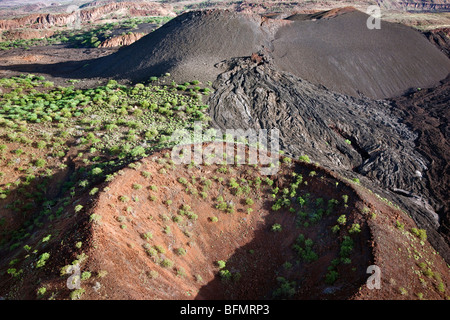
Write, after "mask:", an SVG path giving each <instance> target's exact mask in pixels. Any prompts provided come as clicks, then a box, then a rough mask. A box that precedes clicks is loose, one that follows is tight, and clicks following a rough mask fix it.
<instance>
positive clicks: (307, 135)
mask: <svg viewBox="0 0 450 320" xmlns="http://www.w3.org/2000/svg"><path fill="white" fill-rule="evenodd" d="M263 59H264V61H262V62H257V61H255V59H251V58H236V59H231V60H228V61H224V62H222V63H220V64H218V65H217V67H218V68H220V69H222V70H227V71H225V72H223V73H222V74H221V75H220V76H219V77H218V79H217V80H216V81H215V82H214V83H213V86H214V88H215V92H214V94H212V95H211V97H210V98H209V101H208V103H209V105H210V116H211V118H212V122H213V125H214V126H215V127H216V128H219V129H221V130H226V129H244V130H246V129H250V128H252V129H273V128H277V129H279V130H280V148H281V150H283V151H285V152H286V154H289V155H292V156H294V157H298V156H301V155H305V154H306V155H308V156H309V157H310V158H311V159H312V160H313V161H314V162H316V161H317V162H319V163H320V164H321V165H323V166H325V167H328V168H330V169H331V170H334V171H336V172H338V173H340V174H342V175H343V176H345V177H347V178H352V177H358V178H360V179H361V183H362V184H363V185H364V186H366V187H367V188H369V189H371V190H373V191H375V192H376V193H378V194H380V195H383V197H388V199H390V200H391V201H392V202H394V203H396V204H398V205H400V207H403V208H404V209H405V210H407V211H408V212H409V213H410V214H411V215H412V217H413V218H414V220H415V221H416V223H417V224H418V225H419V226H420V227H421V228H425V229H426V230H427V232H428V235H429V238H430V241H431V242H432V243H433V245H434V246H435V247H437V248H438V250H439V252H441V253H443V254H444V255H445V254H446V255H447V257H446V260H447V261H450V260H449V257H448V253H449V252H450V251H449V249H448V244H447V243H446V242H445V240H444V239H443V238H442V236H441V235H440V234H439V233H438V232H437V231H436V230H437V229H438V227H439V217H438V215H437V214H436V213H435V212H434V210H433V209H432V207H431V206H430V205H429V204H428V202H429V201H430V200H429V199H430V193H429V191H428V189H427V179H426V178H421V177H420V176H418V174H417V172H425V171H426V170H427V169H428V167H429V165H430V164H429V161H428V160H427V159H426V158H425V157H424V156H422V155H421V154H420V153H419V152H417V150H416V149H415V142H414V141H415V140H416V139H417V134H415V133H414V132H413V131H411V130H410V129H409V128H408V127H407V126H406V125H405V124H403V123H401V121H400V120H399V118H398V117H397V116H395V115H394V114H393V113H392V112H391V111H390V105H389V103H388V102H387V101H385V100H378V101H377V100H372V99H368V98H355V97H351V96H347V95H344V94H340V93H336V92H332V91H329V90H327V89H326V88H325V87H323V86H317V85H314V84H312V83H310V82H308V81H305V80H302V79H300V78H298V77H296V76H294V75H292V74H289V73H287V72H283V71H279V70H277V69H276V68H275V67H274V65H273V64H272V62H271V61H270V58H268V57H263ZM363 177H364V178H363ZM384 190H387V191H384Z"/></svg>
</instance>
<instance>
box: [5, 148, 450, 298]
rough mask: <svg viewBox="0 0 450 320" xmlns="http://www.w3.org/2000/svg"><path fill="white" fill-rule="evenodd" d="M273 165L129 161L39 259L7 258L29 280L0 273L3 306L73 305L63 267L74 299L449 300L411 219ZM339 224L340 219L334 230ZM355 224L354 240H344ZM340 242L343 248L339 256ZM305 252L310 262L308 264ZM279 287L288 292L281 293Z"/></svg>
mask: <svg viewBox="0 0 450 320" xmlns="http://www.w3.org/2000/svg"><path fill="white" fill-rule="evenodd" d="M280 160H281V163H280V167H279V170H278V172H277V173H276V174H274V175H271V176H264V175H261V171H260V167H258V166H253V165H247V164H242V165H229V166H224V165H220V164H219V165H217V164H207V163H204V164H202V165H183V164H180V165H176V164H174V163H173V161H171V157H170V151H163V152H159V153H156V154H153V155H151V156H150V157H148V158H145V159H142V160H140V161H138V162H136V163H133V164H132V165H131V166H129V167H127V168H124V169H122V170H120V171H118V172H117V174H116V175H115V179H114V180H113V181H111V182H109V183H104V184H102V185H100V186H99V188H100V191H99V193H97V195H96V196H89V195H87V194H86V196H83V197H81V198H80V199H77V201H76V202H77V203H78V204H82V205H83V206H84V208H83V210H81V211H80V212H78V213H74V212H73V211H71V210H68V212H67V213H65V215H64V216H63V218H62V219H58V220H56V221H53V227H54V230H55V232H54V233H53V234H54V237H52V239H51V240H50V241H49V242H48V243H46V244H44V245H43V244H39V243H34V244H31V243H30V245H32V247H33V248H37V250H38V254H37V255H36V256H32V257H30V256H29V255H28V256H26V253H24V252H22V251H20V250H22V249H20V250H18V251H17V252H13V254H14V257H15V258H16V259H17V262H16V266H17V267H22V268H23V270H25V271H24V272H25V274H24V277H22V280H20V281H19V280H16V279H14V278H12V277H11V276H10V275H7V274H4V273H0V275H1V279H2V281H1V282H0V283H1V285H0V296H3V297H7V298H15V299H23V298H28V299H34V298H36V290H37V288H38V287H39V288H40V287H45V288H46V289H47V291H46V293H45V294H44V295H43V296H42V297H40V298H41V299H46V298H50V297H52V298H55V299H69V298H77V297H76V296H74V295H73V293H76V291H71V290H69V289H68V288H67V285H66V283H67V280H68V279H70V278H69V277H70V274H65V272H64V271H63V270H64V267H66V268H67V266H69V265H70V264H78V265H80V266H81V272H82V274H81V277H82V279H83V280H81V291H82V294H81V295H80V296H79V297H78V298H81V299H273V298H275V299H278V298H289V299H418V298H420V297H422V298H425V299H442V298H444V297H445V296H446V295H447V296H448V289H446V288H447V286H448V284H449V283H450V279H449V277H448V271H447V266H446V264H445V262H444V261H443V259H442V258H441V257H440V256H439V255H438V254H436V252H435V251H434V250H433V249H432V247H431V246H430V244H429V243H428V241H427V240H426V239H422V240H420V239H419V238H418V237H417V236H415V235H413V233H412V231H411V230H413V229H412V228H415V227H416V226H415V224H414V222H413V221H412V220H411V218H409V217H408V215H407V213H405V212H402V211H401V210H399V209H397V208H396V207H395V206H393V205H392V204H390V203H388V202H385V200H382V199H380V198H379V196H377V195H376V194H374V193H372V192H371V191H370V190H367V189H365V188H363V187H361V186H360V185H358V184H355V183H352V182H349V181H346V180H343V179H342V178H340V177H339V176H337V175H335V174H333V173H331V172H329V171H327V170H325V169H322V168H320V167H318V166H317V165H313V164H309V163H304V162H299V161H294V160H286V159H285V158H284V157H280ZM300 177H301V178H300ZM266 178H269V180H266ZM233 179H235V180H233ZM260 179H261V180H260ZM269 181H270V182H269ZM233 182H235V183H237V186H236V185H233ZM272 183H273V184H272ZM294 185H296V186H297V187H296V188H294V189H295V190H296V191H295V196H294V197H293V198H290V197H291V196H292V194H291V195H289V196H288V195H287V194H288V193H289V192H292V190H293V189H292V188H293V186H294ZM276 188H278V190H279V191H278V193H277V196H275V197H276V198H277V199H284V200H283V203H284V205H282V206H281V208H280V209H276V208H274V207H272V206H273V205H274V204H275V203H276V200H275V199H274V198H273V197H272V194H274V193H275V191H274V189H276ZM285 188H287V189H286V190H288V191H287V193H285V192H284V189H285ZM202 192H204V194H202ZM282 194H285V195H286V196H285V197H283V196H282ZM219 197H223V202H221V200H222V199H219ZM298 197H302V199H305V200H306V202H305V203H302V204H300V202H298V199H297V200H296V198H298ZM248 199H251V201H250V200H248ZM287 199H290V200H291V201H287ZM280 201H281V200H280ZM286 201H287V202H286ZM333 202H334V204H333ZM218 206H223V207H218ZM226 208H228V209H230V208H233V209H232V210H228V211H229V212H226V210H224V209H226ZM249 208H251V209H252V211H248V209H249ZM341 216H345V217H346V221H345V222H344V223H343V224H342V225H340V228H339V230H335V231H334V232H333V231H332V230H331V229H332V228H333V227H334V226H336V225H338V223H337V219H338V218H339V217H341ZM213 217H217V221H214V220H213ZM397 222H398V224H397ZM355 224H358V226H359V229H360V231H359V232H353V233H352V231H351V230H352V229H354V228H355ZM277 225H279V227H280V229H278V231H276V230H277V229H276V226H277ZM335 228H336V227H335ZM301 235H303V236H301ZM299 236H300V238H301V237H304V238H303V240H299ZM37 238H38V239H40V237H39V236H38V237H37ZM311 240H312V241H311ZM344 240H345V241H347V242H348V241H350V243H351V246H350V251H348V252H347V253H346V254H345V255H344V254H343V251H345V250H344V249H343V247H344ZM306 243H310V244H309V245H307V244H306ZM308 248H309V249H308ZM347 249H348V248H347ZM308 250H310V251H312V252H313V253H312V255H313V256H314V255H315V258H313V259H311V260H308V258H307V257H311V255H309V256H308V255H307V254H306V253H308V252H309V254H311V252H310V251H308ZM42 252H48V253H49V254H50V258H49V259H48V261H47V263H46V265H45V266H44V267H42V268H34V267H32V266H33V265H34V264H35V262H36V261H35V260H37V257H39V254H42ZM7 255H8V256H10V255H11V253H8V254H7ZM30 259H31V260H30ZM6 260H7V261H9V260H8V259H6ZM220 260H222V261H224V262H225V263H226V265H225V267H224V268H223V269H222V276H221V271H220V269H219V265H218V263H217V262H218V261H220ZM374 264H375V265H377V266H379V267H380V269H381V270H382V274H381V289H379V290H376V289H375V290H370V289H368V288H367V287H366V286H365V284H366V280H367V278H368V277H369V274H367V273H366V271H367V268H368V267H369V266H370V265H374ZM6 268H8V266H2V267H1V268H0V271H2V272H4V270H5V269H6ZM223 270H227V272H224V271H223ZM330 271H334V272H337V274H338V277H337V278H336V279H335V281H331V282H329V281H326V279H327V274H328V273H329V272H330ZM223 274H225V275H227V274H228V275H229V276H230V278H226V277H224V276H223ZM38 279H39V281H37V280H38ZM282 279H286V280H287V281H288V282H289V283H290V284H291V285H290V287H291V289H293V290H294V291H292V290H283V289H286V286H283V285H282V284H283V280H282ZM441 283H442V284H441ZM288 287H289V286H288ZM442 287H443V291H441V289H440V288H442ZM71 293H72V295H71Z"/></svg>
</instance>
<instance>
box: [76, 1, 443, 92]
mask: <svg viewBox="0 0 450 320" xmlns="http://www.w3.org/2000/svg"><path fill="white" fill-rule="evenodd" d="M314 17H315V19H313V20H295V19H293V18H292V17H288V18H287V19H271V18H267V17H261V16H259V15H252V14H239V13H233V12H229V11H222V10H211V11H194V12H188V13H185V14H182V15H180V16H178V17H177V18H175V19H173V20H172V21H170V22H169V23H167V24H166V25H164V26H163V27H161V28H160V29H158V30H156V31H155V32H153V33H151V34H149V35H147V36H146V37H144V38H142V39H141V40H140V41H137V42H136V43H134V44H132V45H130V46H128V47H126V48H123V49H121V50H119V51H118V52H117V53H115V54H113V55H110V56H108V57H105V58H101V59H99V60H97V61H95V62H94V63H92V64H91V65H90V70H89V71H87V70H86V71H83V72H82V73H83V76H96V77H97V76H100V77H116V78H124V79H131V80H133V81H142V80H147V79H148V78H149V77H150V76H160V75H161V74H163V73H167V72H169V73H171V75H172V76H173V77H174V79H175V81H177V82H179V83H180V82H185V81H192V80H194V79H196V80H200V81H203V82H206V81H214V80H215V79H216V78H217V76H218V75H219V74H220V73H221V72H222V71H223V70H221V69H219V68H216V67H215V65H216V64H217V63H219V62H221V61H223V60H228V59H231V58H236V57H245V56H250V55H251V54H252V53H255V52H260V51H262V52H264V53H265V54H266V55H269V56H271V57H273V59H274V64H275V66H276V67H277V68H278V69H280V70H283V71H287V72H290V73H292V74H294V75H296V76H298V77H300V78H302V79H305V80H308V81H311V82H313V83H315V84H321V85H324V86H326V87H327V88H329V89H330V90H334V91H337V92H340V93H345V94H349V95H354V96H358V95H360V94H361V93H362V94H364V95H366V96H368V97H371V98H375V99H381V98H387V97H392V96H396V95H400V94H402V93H403V92H405V91H408V90H410V89H411V88H418V87H421V88H425V87H430V86H433V85H435V84H437V83H438V82H439V81H440V80H442V79H444V78H445V77H446V76H447V75H448V73H449V72H450V60H449V59H448V58H447V57H446V56H445V55H444V54H443V53H442V52H440V51H439V50H438V49H437V48H436V47H435V46H433V45H432V44H431V43H430V42H429V41H428V40H427V39H426V38H425V37H424V36H423V35H422V34H421V33H419V32H418V31H415V30H413V29H412V28H410V27H406V26H403V25H400V24H394V23H389V22H384V21H383V22H382V24H381V29H379V30H377V29H374V30H370V29H368V28H367V24H366V23H367V20H368V18H369V16H368V15H366V14H364V13H362V12H359V11H357V10H355V9H348V8H346V9H345V10H344V9H342V10H337V11H336V12H334V13H333V14H332V15H330V14H328V15H327V14H324V15H322V16H320V15H319V16H317V17H319V18H320V17H323V18H320V19H318V20H316V19H317V17H316V16H314Z"/></svg>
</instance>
